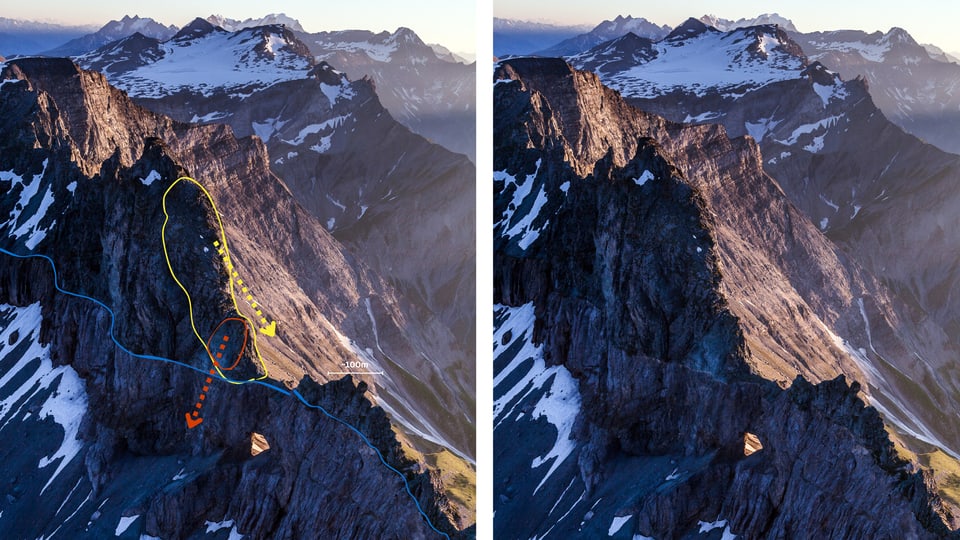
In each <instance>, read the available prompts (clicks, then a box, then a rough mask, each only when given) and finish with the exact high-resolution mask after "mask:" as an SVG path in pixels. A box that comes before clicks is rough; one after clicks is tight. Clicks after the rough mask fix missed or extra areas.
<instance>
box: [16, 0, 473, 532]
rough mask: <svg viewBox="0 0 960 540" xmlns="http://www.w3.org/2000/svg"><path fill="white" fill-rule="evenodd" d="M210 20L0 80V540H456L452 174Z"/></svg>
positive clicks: (412, 38)
mask: <svg viewBox="0 0 960 540" xmlns="http://www.w3.org/2000/svg"><path fill="white" fill-rule="evenodd" d="M215 22H217V23H218V24H213V23H211V22H209V21H208V20H205V19H200V18H198V19H196V20H194V21H193V22H191V23H190V24H188V25H186V26H184V27H183V28H173V27H166V26H163V25H162V24H159V23H156V21H151V20H149V19H140V18H136V17H133V18H124V19H123V20H122V21H113V22H112V23H110V24H108V25H106V26H105V27H104V28H103V29H101V30H100V31H98V32H96V33H94V34H90V35H87V36H80V37H77V38H74V39H73V40H72V41H70V42H69V43H65V44H64V45H63V46H62V47H60V48H58V49H55V50H54V51H53V52H54V53H56V52H57V51H60V53H61V54H70V55H73V57H72V58H62V57H54V56H37V57H30V56H19V55H10V56H8V58H7V60H6V61H5V62H4V63H2V64H0V185H2V186H3V195H2V196H0V216H4V217H3V218H2V220H3V222H2V223H3V224H2V227H3V231H2V238H0V248H2V252H0V436H3V437H5V438H6V439H7V440H8V441H10V444H7V445H4V447H3V449H2V450H0V478H2V480H0V492H2V497H3V498H2V499H0V537H3V538H51V537H56V538H112V537H119V538H133V539H136V538H140V539H147V538H164V539H167V538H224V539H226V538H230V539H236V538H289V539H293V538H473V537H474V536H475V525H474V520H475V518H474V513H475V502H474V500H475V494H474V490H475V482H476V481H475V466H474V459H475V457H474V456H475V454H474V446H475V419H474V386H475V370H474V355H475V345H474V339H475V330H474V320H475V308H474V306H475V304H474V282H475V273H474V272H475V270H474V267H475V261H474V238H475V222H474V220H475V215H476V214H475V203H474V177H475V168H474V165H473V164H472V162H471V161H470V159H469V158H468V157H467V156H466V155H463V154H460V153H454V152H452V151H450V150H448V149H447V148H445V147H443V146H440V145H438V144H434V143H432V142H430V141H429V140H427V139H425V138H424V137H423V136H421V135H419V134H417V133H415V132H413V131H411V130H410V129H409V128H408V127H406V126H405V125H403V124H401V123H400V122H398V121H397V120H396V119H395V118H396V115H395V114H394V113H392V112H391V111H390V110H388V109H387V108H385V107H384V105H382V104H381V101H380V95H386V94H387V93H391V92H393V91H394V90H393V89H392V83H391V82H389V81H388V80H387V78H384V79H381V80H377V81H375V78H373V76H370V77H368V76H365V75H362V74H361V73H360V72H359V71H351V69H348V68H347V67H344V66H342V65H338V64H336V62H337V61H338V60H341V61H344V62H345V61H346V60H345V59H344V58H342V57H337V58H332V57H331V58H329V59H318V58H317V56H318V54H316V53H315V52H314V51H312V50H311V47H312V45H311V46H308V44H307V43H306V42H305V41H304V40H302V39H301V37H302V36H306V35H307V34H306V32H303V31H302V30H303V29H302V28H300V26H299V24H298V23H296V21H294V20H293V19H290V18H287V17H285V16H268V17H266V18H264V19H262V20H252V21H251V20H248V21H234V20H230V19H226V18H220V19H219V20H215ZM221 25H222V26H221ZM108 30H109V31H108ZM390 35H392V36H398V37H396V38H395V39H396V40H398V41H397V43H399V42H401V41H402V42H403V43H404V44H412V45H411V46H416V45H417V44H421V45H422V42H420V40H419V38H418V37H417V36H416V35H415V34H413V33H412V32H410V31H409V30H405V29H401V30H398V31H397V32H396V33H394V34H390ZM384 39H389V38H384ZM399 47H400V46H399V45H398V49H399ZM428 49H429V47H428ZM430 50H431V51H432V50H433V49H430ZM421 53H422V54H425V52H423V51H420V53H418V54H421ZM11 56H15V57H11ZM392 60H396V61H398V62H400V61H402V60H400V56H399V55H398V54H394V55H391V56H390V57H389V58H385V59H383V60H382V61H383V62H384V63H389V62H390V61H392ZM430 62H447V63H455V64H456V65H458V66H464V64H461V63H458V61H457V60H456V59H453V58H441V56H440V55H439V53H436V55H435V56H434V57H433V59H429V60H428V61H427V63H426V64H428V65H432V64H430ZM424 69H426V68H424ZM470 69H472V68H470ZM453 71H456V70H451V73H452V72H453ZM346 72H349V73H350V75H348V74H346ZM472 76H473V75H472V72H470V73H467V68H466V67H464V68H463V69H462V70H460V71H456V73H455V74H453V75H451V78H463V79H469V78H470V77H472ZM458 81H459V82H458V83H457V84H463V85H467V84H468V83H466V82H464V80H460V79H458ZM445 84H446V81H440V82H438V83H436V87H431V88H433V90H435V91H437V92H441V90H438V89H437V88H439V87H443V86H444V85H445ZM469 84H472V83H469ZM413 92H414V93H415V91H413ZM409 97H410V98H411V102H412V103H416V104H420V103H421V101H418V100H416V99H414V97H415V96H413V95H412V94H411V95H410V96H409ZM397 103H399V101H398V102H397ZM416 110H417V111H426V107H425V106H424V108H423V109H416ZM446 112H450V116H451V122H452V123H456V124H457V125H458V126H460V128H462V129H466V127H464V126H466V125H467V124H470V126H471V127H470V128H469V130H468V131H469V133H466V134H464V137H465V140H473V139H472V137H474V134H473V127H472V124H471V122H473V118H472V116H471V117H470V118H469V121H468V120H467V119H466V118H465V117H464V116H463V115H464V114H466V113H464V111H463V110H461V109H456V110H453V109H451V110H450V111H436V110H431V113H430V114H435V115H436V118H441V117H442V116H443V115H444V114H446ZM468 112H469V114H470V115H472V109H470V110H469V111H468ZM413 118H417V119H420V120H424V119H425V118H426V116H424V117H419V116H416V115H413V116H410V117H408V118H406V120H407V121H408V122H410V123H413V120H412V119H413ZM428 123H429V122H427V121H426V120H424V122H423V124H424V125H426V124H428ZM460 128H457V129H460ZM451 133H452V132H451ZM450 139H451V140H452V139H453V136H452V135H451V136H450ZM184 177H188V178H189V179H183V178H184ZM221 334H222V335H221ZM198 338H199V339H198ZM214 339H216V341H214ZM221 340H222V343H221ZM218 345H219V346H218ZM214 353H216V359H215V358H214ZM224 354H226V358H231V361H230V362H229V363H228V362H227V361H226V360H225V359H224V357H222V355H224ZM217 359H219V362H217ZM211 361H213V362H212V363H211ZM211 364H212V365H211ZM228 364H229V365H228ZM231 383H240V384H231ZM198 396H199V397H198ZM191 411H193V414H192V415H191Z"/></svg>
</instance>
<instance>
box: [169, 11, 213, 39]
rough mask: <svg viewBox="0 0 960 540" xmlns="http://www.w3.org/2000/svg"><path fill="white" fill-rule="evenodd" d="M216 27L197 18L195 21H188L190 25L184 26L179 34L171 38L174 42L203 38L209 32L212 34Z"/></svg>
mask: <svg viewBox="0 0 960 540" xmlns="http://www.w3.org/2000/svg"><path fill="white" fill-rule="evenodd" d="M217 28H218V27H216V26H214V25H212V24H210V22H209V21H207V20H205V19H202V18H200V17H197V18H196V19H194V20H192V21H190V24H188V25H186V26H184V27H183V28H182V29H181V30H180V31H179V32H177V33H176V35H175V36H173V38H172V39H173V40H174V41H178V40H182V39H195V38H198V37H201V36H205V35H207V34H209V33H210V32H213V31H214V30H216V29H217Z"/></svg>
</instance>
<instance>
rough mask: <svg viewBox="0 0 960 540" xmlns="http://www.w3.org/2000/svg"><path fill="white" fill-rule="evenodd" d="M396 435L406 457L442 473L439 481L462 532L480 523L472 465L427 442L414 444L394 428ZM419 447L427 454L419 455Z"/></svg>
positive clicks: (475, 474) (474, 473) (420, 453)
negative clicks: (476, 522)
mask: <svg viewBox="0 0 960 540" xmlns="http://www.w3.org/2000/svg"><path fill="white" fill-rule="evenodd" d="M393 432H394V434H395V435H396V436H397V440H398V441H399V442H400V447H401V448H402V449H403V455H404V456H405V457H406V458H407V459H410V460H412V461H416V462H417V463H420V464H421V465H425V466H426V467H427V468H430V469H433V470H437V471H440V480H441V481H442V482H443V487H444V489H445V490H446V493H447V498H448V499H449V500H450V502H451V503H452V504H453V506H455V507H456V509H457V513H458V514H459V520H457V521H459V526H460V528H461V529H463V528H466V527H469V526H470V525H472V524H473V523H474V522H475V521H476V519H477V471H476V469H475V468H474V467H473V465H471V464H470V462H469V461H467V460H465V459H463V458H461V457H460V456H458V455H456V454H454V453H453V452H451V451H449V450H447V449H446V448H443V447H442V446H439V445H436V444H433V443H430V442H428V441H424V440H420V439H419V438H418V439H417V440H416V445H417V446H414V442H413V441H412V440H411V439H412V438H413V437H412V436H411V435H409V434H407V433H404V432H402V431H400V430H399V429H397V427H396V426H393ZM417 447H420V448H423V449H424V451H423V452H421V451H418V450H417Z"/></svg>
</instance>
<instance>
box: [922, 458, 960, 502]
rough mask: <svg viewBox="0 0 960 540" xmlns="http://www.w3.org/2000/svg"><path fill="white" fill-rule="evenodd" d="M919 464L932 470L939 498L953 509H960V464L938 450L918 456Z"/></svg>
mask: <svg viewBox="0 0 960 540" xmlns="http://www.w3.org/2000/svg"><path fill="white" fill-rule="evenodd" d="M919 458H920V463H921V464H922V465H923V466H924V467H927V468H929V469H933V475H934V478H936V480H937V487H938V488H939V492H940V497H942V498H943V499H944V500H945V501H946V502H948V503H950V504H951V505H953V506H954V507H960V462H958V461H957V460H956V459H954V458H953V457H952V456H950V455H948V454H946V453H945V452H943V451H942V450H940V449H939V448H937V449H936V450H934V451H933V452H930V453H929V454H920V456H919Z"/></svg>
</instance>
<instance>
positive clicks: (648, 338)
mask: <svg viewBox="0 0 960 540" xmlns="http://www.w3.org/2000/svg"><path fill="white" fill-rule="evenodd" d="M494 79H495V80H496V81H497V82H496V86H495V103H494V109H495V111H496V113H495V127H494V137H495V142H494V147H495V152H494V155H495V163H494V168H495V170H496V171H497V172H495V173H494V188H495V220H497V221H498V223H497V224H496V225H495V248H496V252H495V261H494V268H495V274H494V291H495V301H496V302H497V304H498V307H497V309H496V310H495V326H496V328H497V333H496V335H495V337H494V348H495V365H494V369H495V373H496V379H495V389H494V397H495V412H494V414H495V426H496V430H495V441H496V442H497V444H496V448H497V450H496V455H495V459H496V465H495V468H496V471H495V478H496V479H497V480H496V485H495V491H496V495H497V500H496V509H497V512H496V519H495V528H496V530H497V531H498V532H499V533H501V534H508V535H513V536H530V535H536V536H538V537H558V538H559V537H567V536H569V535H571V534H576V533H578V532H579V533H580V534H591V535H594V536H602V535H610V536H613V537H623V538H632V537H635V536H636V535H640V536H643V537H649V536H652V537H655V538H677V537H687V536H690V537H692V536H694V535H696V534H697V533H698V532H707V531H713V532H712V533H711V534H713V535H717V537H718V538H719V537H720V535H721V534H723V535H729V534H736V535H741V536H743V537H745V538H758V537H769V538H776V537H784V536H786V537H844V536H846V537H903V536H906V537H919V538H932V537H940V536H943V535H946V534H948V533H949V530H948V528H947V527H946V525H945V521H946V522H949V521H950V520H951V519H952V518H951V517H950V513H949V511H948V510H946V509H945V508H944V507H943V505H942V503H941V501H940V499H939V497H938V496H937V495H935V494H934V493H935V492H934V491H933V488H932V487H931V486H932V483H931V482H932V481H931V479H930V475H929V473H922V472H911V469H910V467H911V465H910V464H909V463H908V462H906V461H903V460H901V459H900V458H899V457H897V455H896V453H895V451H894V447H893V445H892V444H891V443H890V441H889V439H888V438H887V434H886V432H885V431H884V425H883V422H882V421H881V419H880V416H879V415H878V414H877V411H876V410H875V409H873V408H869V407H865V405H864V402H863V401H862V400H861V397H860V396H861V395H862V393H863V392H864V391H867V393H870V395H873V394H876V393H882V392H881V391H879V390H876V389H865V387H863V386H862V384H861V383H858V382H854V383H852V384H848V383H847V382H846V379H845V378H844V374H846V375H848V376H850V377H851V378H853V379H856V380H872V379H871V377H869V376H867V375H865V374H866V373H868V372H870V370H871V369H875V368H873V366H872V364H870V362H869V361H865V360H864V359H862V358H860V357H857V356H856V355H853V354H850V352H849V351H850V350H851V349H852V348H851V347H850V346H849V345H848V343H849V342H847V341H844V340H842V339H839V338H837V333H839V331H838V330H837V329H842V333H840V335H845V336H850V339H852V340H854V339H856V340H858V339H860V336H861V335H862V334H861V332H862V328H863V327H862V319H860V325H861V326H859V327H858V326H857V316H858V315H859V309H858V302H857V301H856V298H857V297H863V296H867V295H869V298H871V299H877V302H878V304H879V305H884V306H887V308H888V309H889V310H890V312H892V313H898V311H897V310H899V309H901V308H902V306H899V305H898V304H897V302H896V301H895V300H894V299H892V297H891V295H890V293H889V291H887V290H886V289H885V288H884V287H883V285H882V284H881V283H879V282H878V280H876V279H875V278H873V277H872V276H871V275H870V274H869V272H867V271H866V270H864V269H863V268H861V267H860V266H859V265H857V264H856V263H855V262H854V261H852V260H850V258H849V257H847V256H846V255H845V254H844V253H843V252H842V251H841V250H840V249H839V248H837V247H836V246H834V245H833V244H832V243H831V242H830V241H829V239H827V238H826V237H825V236H823V234H821V233H820V232H819V231H818V230H817V228H816V227H815V226H814V225H813V224H812V223H810V221H809V219H808V218H807V217H806V216H805V215H804V214H803V213H802V212H800V211H799V210H797V209H796V208H795V207H794V206H793V205H792V204H791V203H790V202H789V200H788V198H787V197H786V195H785V194H784V192H783V191H782V190H781V189H780V187H779V186H778V184H777V183H776V181H774V180H773V179H772V178H771V177H770V176H768V175H767V174H766V173H765V172H764V171H763V168H762V161H761V154H760V151H759V149H758V148H757V146H756V145H755V144H753V143H752V142H751V141H749V140H747V139H743V138H740V139H730V138H729V137H728V135H727V134H726V132H725V131H724V130H723V129H722V128H720V127H718V126H693V127H691V126H683V125H679V124H673V123H671V122H668V121H666V120H664V119H663V118H660V117H657V116H654V115H651V114H647V113H643V112H641V111H639V110H637V109H635V108H633V107H631V106H629V105H628V104H627V103H626V102H625V101H624V100H623V99H622V98H621V97H620V96H619V95H618V94H617V93H615V92H613V91H610V90H608V89H606V88H604V87H603V85H601V84H600V81H599V80H598V78H597V77H596V76H595V75H593V74H589V73H584V72H578V71H575V70H573V69H571V68H570V67H569V66H567V65H566V64H565V63H564V62H562V61H559V60H547V59H516V60H509V61H505V62H502V63H501V64H500V65H499V66H498V68H497V70H496V73H495V76H494ZM797 375H800V377H797ZM807 380H812V381H818V382H819V381H823V382H820V383H819V384H817V385H811V384H810V383H808V382H807ZM871 392H872V393H871ZM521 433H522V434H523V436H524V437H525V440H528V441H530V442H529V444H526V445H524V446H523V447H522V448H516V446H515V445H509V444H506V443H505V442H506V441H510V440H514V438H516V437H520V435H521ZM747 433H750V434H753V435H756V436H757V437H758V438H759V441H760V443H761V444H762V447H763V448H762V450H760V451H759V452H756V453H752V454H750V455H749V456H745V452H744V450H745V444H744V440H745V436H746V434H747ZM825 456H829V457H825ZM531 469H532V472H531ZM881 511H882V515H884V517H885V518H884V519H882V520H877V519H873V518H870V519H861V518H859V517H858V516H874V515H877V513H878V512H881ZM887 518H889V519H887ZM517 531H520V532H519V533H518V532H517Z"/></svg>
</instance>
